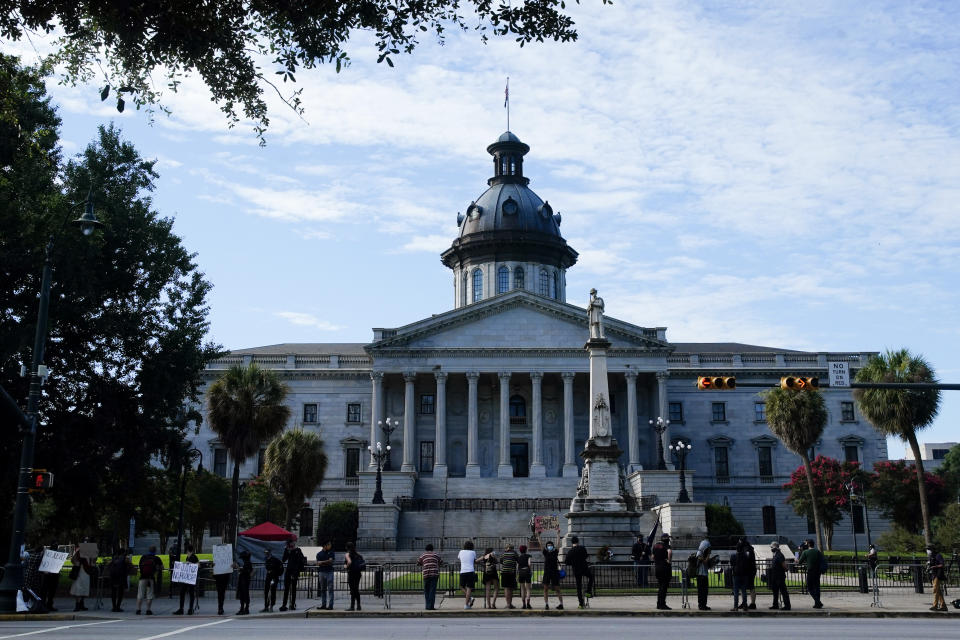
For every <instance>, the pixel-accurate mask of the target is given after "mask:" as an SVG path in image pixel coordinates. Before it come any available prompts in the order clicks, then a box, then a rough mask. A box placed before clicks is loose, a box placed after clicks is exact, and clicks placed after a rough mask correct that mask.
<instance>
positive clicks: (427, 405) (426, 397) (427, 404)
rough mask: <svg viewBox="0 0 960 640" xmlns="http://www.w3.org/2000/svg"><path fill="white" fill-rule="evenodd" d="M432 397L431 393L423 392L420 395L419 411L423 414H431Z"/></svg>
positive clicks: (432, 407)
mask: <svg viewBox="0 0 960 640" xmlns="http://www.w3.org/2000/svg"><path fill="white" fill-rule="evenodd" d="M433 411H434V397H433V394H432V393H425V394H423V395H422V396H420V413H421V414H423V415H427V416H429V415H433Z"/></svg>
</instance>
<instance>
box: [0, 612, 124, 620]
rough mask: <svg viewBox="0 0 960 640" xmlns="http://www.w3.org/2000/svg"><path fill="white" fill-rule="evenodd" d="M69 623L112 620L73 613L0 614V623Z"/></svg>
mask: <svg viewBox="0 0 960 640" xmlns="http://www.w3.org/2000/svg"><path fill="white" fill-rule="evenodd" d="M30 620H34V621H38V622H70V621H73V620H112V618H106V617H103V616H78V615H77V614H75V613H0V622H25V621H30Z"/></svg>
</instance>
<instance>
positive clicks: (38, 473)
mask: <svg viewBox="0 0 960 640" xmlns="http://www.w3.org/2000/svg"><path fill="white" fill-rule="evenodd" d="M29 487H30V492H31V493H34V492H37V491H46V490H47V489H51V488H53V474H52V473H50V472H49V471H44V470H42V469H34V470H33V471H32V472H31V473H30V484H29Z"/></svg>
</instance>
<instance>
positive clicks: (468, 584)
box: [457, 540, 477, 609]
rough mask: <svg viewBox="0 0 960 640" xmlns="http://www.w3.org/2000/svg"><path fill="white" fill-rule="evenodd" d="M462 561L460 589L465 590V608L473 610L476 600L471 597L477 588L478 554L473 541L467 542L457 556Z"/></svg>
mask: <svg viewBox="0 0 960 640" xmlns="http://www.w3.org/2000/svg"><path fill="white" fill-rule="evenodd" d="M457 558H458V559H459V560H460V588H461V589H463V602H464V604H463V608H464V609H472V608H473V601H474V598H473V596H472V595H471V594H472V593H473V588H474V587H475V586H477V573H476V563H477V552H476V551H474V550H473V541H472V540H465V541H464V543H463V549H461V550H460V553H458V554H457Z"/></svg>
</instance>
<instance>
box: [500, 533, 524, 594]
mask: <svg viewBox="0 0 960 640" xmlns="http://www.w3.org/2000/svg"><path fill="white" fill-rule="evenodd" d="M519 557H520V555H519V554H518V553H517V552H516V551H515V550H514V548H513V545H512V544H508V545H507V547H506V549H505V550H504V552H503V554H502V555H501V556H500V585H501V586H502V587H503V597H504V599H506V601H507V609H516V607H515V606H513V592H514V591H515V590H516V588H517V561H518V559H519Z"/></svg>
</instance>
